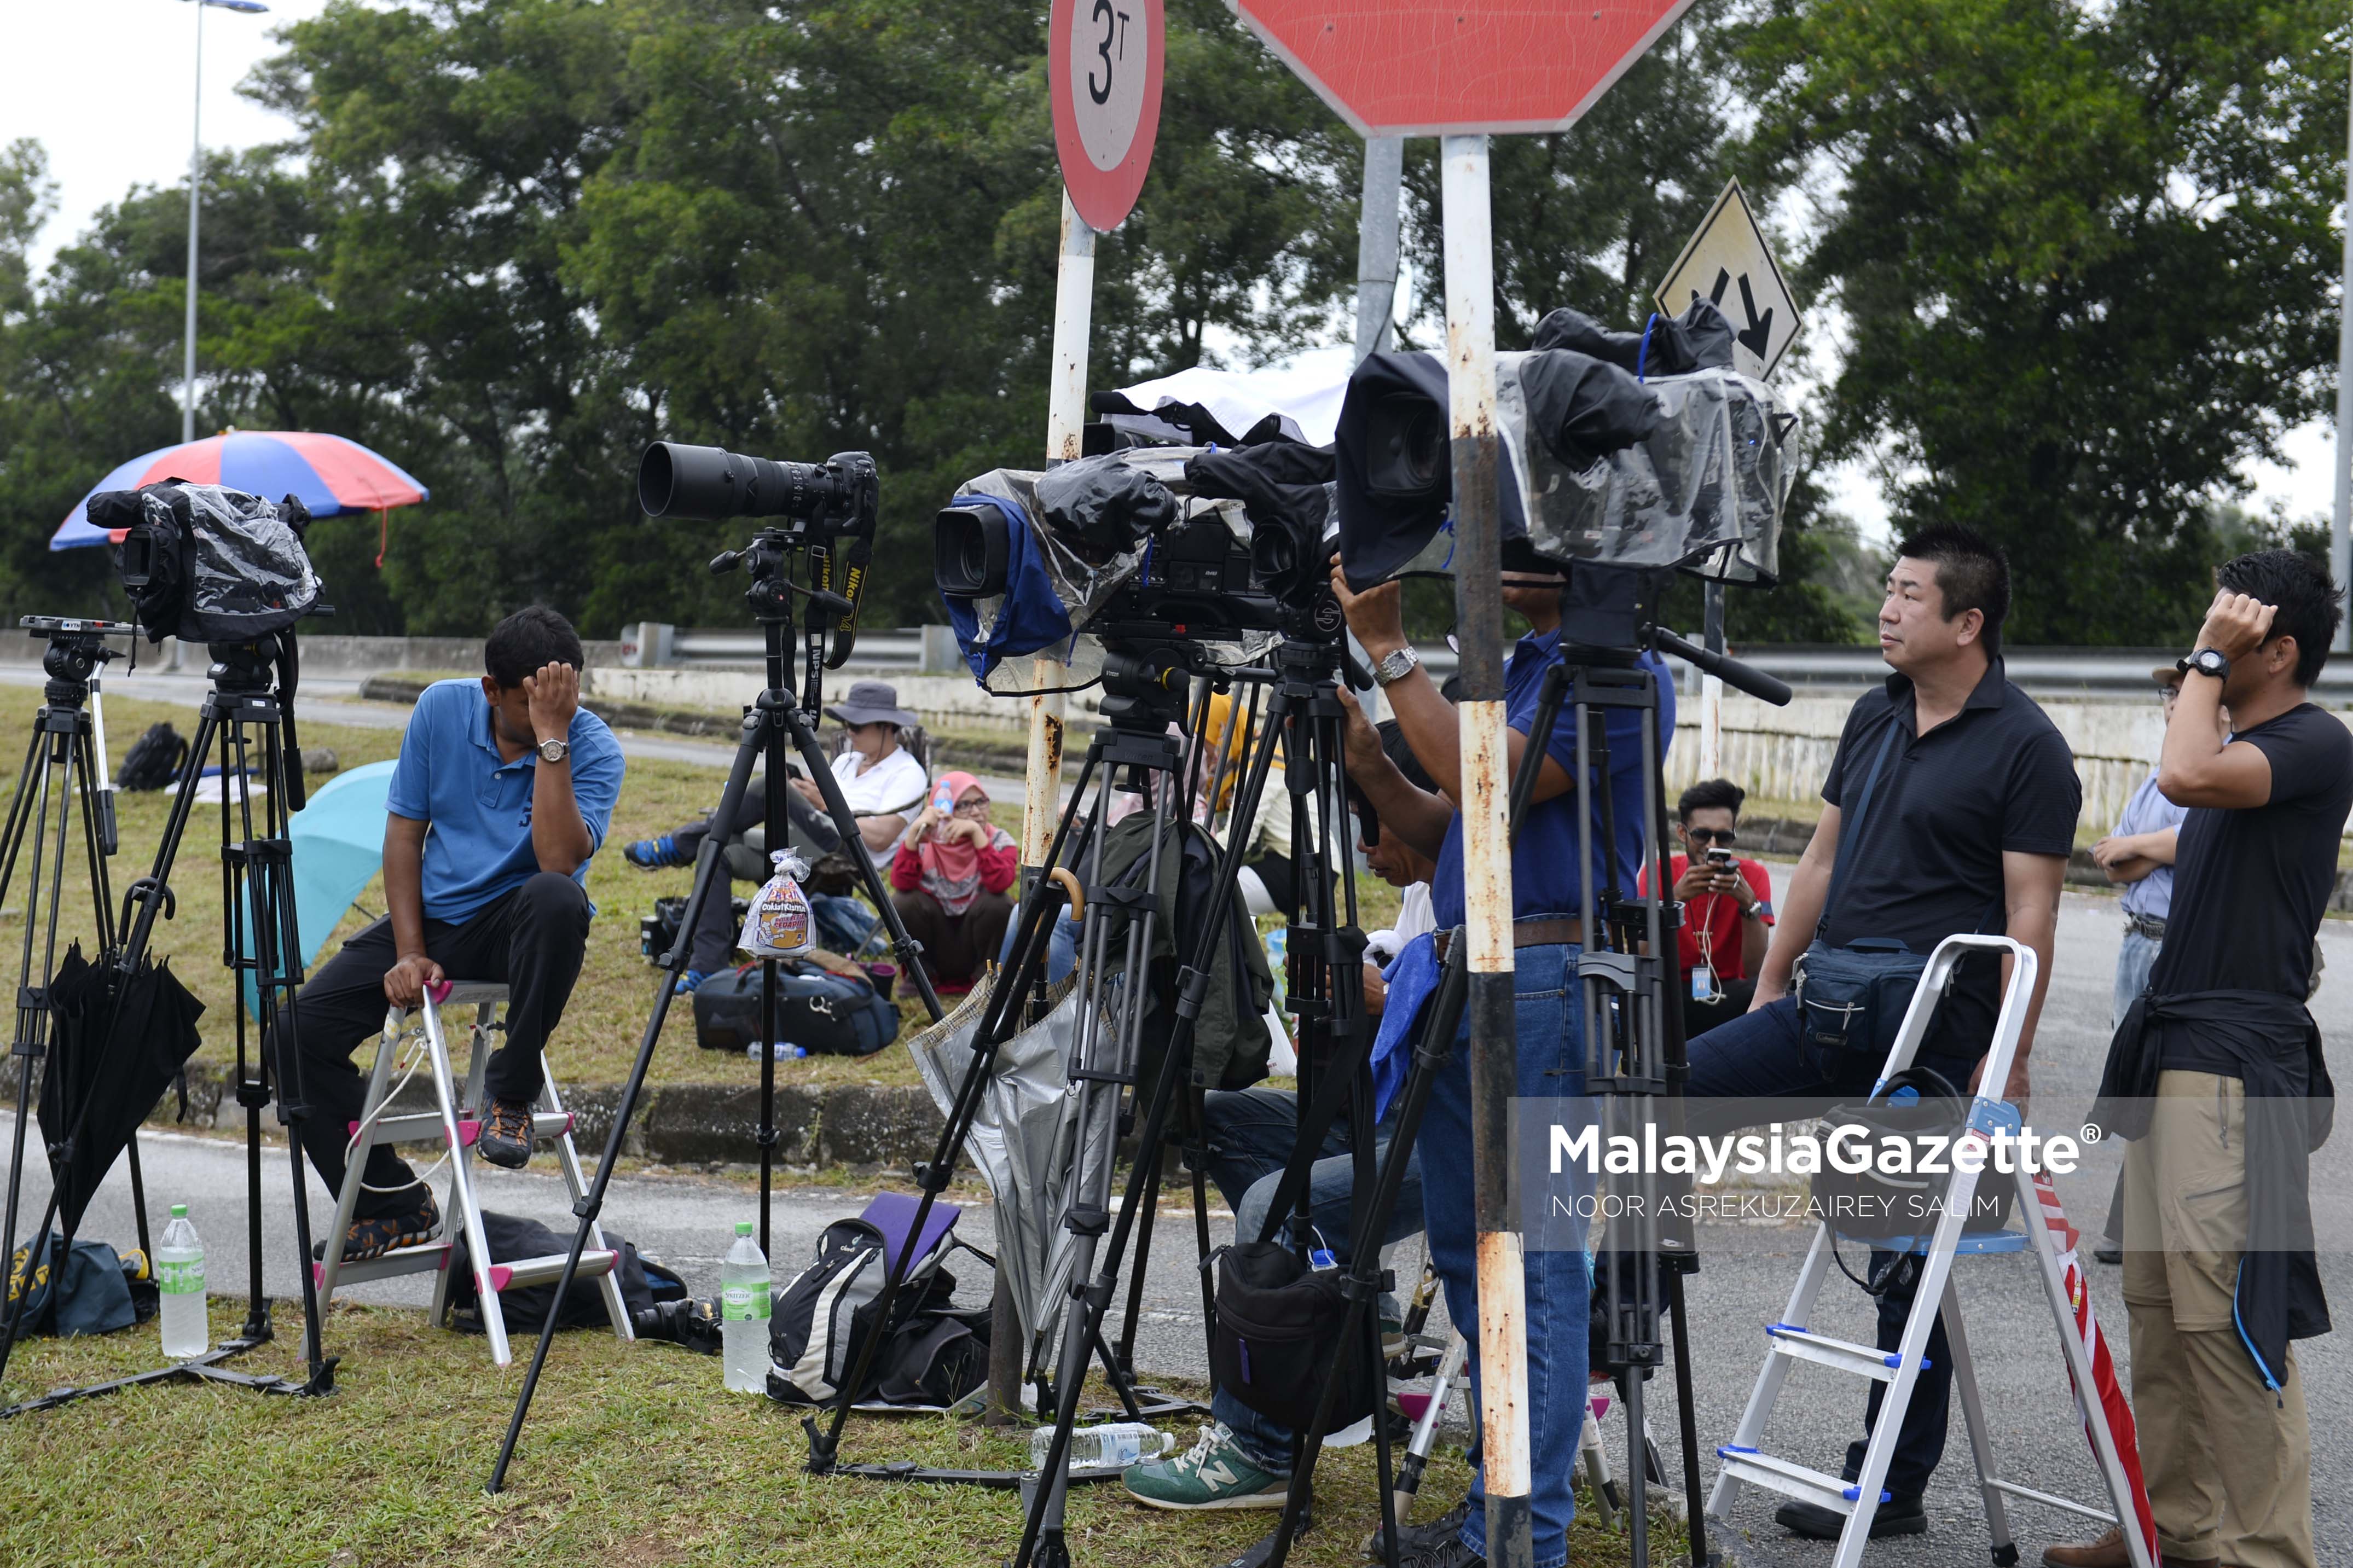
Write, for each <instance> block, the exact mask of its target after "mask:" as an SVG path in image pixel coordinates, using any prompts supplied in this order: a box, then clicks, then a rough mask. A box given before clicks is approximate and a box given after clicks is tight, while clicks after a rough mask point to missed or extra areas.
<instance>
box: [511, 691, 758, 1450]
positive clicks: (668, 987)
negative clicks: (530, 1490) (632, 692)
mask: <svg viewBox="0 0 2353 1568" xmlns="http://www.w3.org/2000/svg"><path fill="white" fill-rule="evenodd" d="M760 751H761V748H760V737H759V732H758V730H757V728H756V727H755V726H753V725H750V724H746V725H745V727H744V740H743V742H742V743H741V744H740V745H738V746H737V747H736V748H735V761H734V763H733V766H731V767H730V768H729V770H728V773H727V787H726V789H725V790H723V791H722V792H721V794H720V796H719V809H718V811H717V812H716V813H715V814H714V815H713V816H712V828H713V831H712V833H711V834H709V835H706V836H705V837H704V839H703V842H702V854H701V857H700V858H698V859H697V861H696V863H695V868H694V889H693V891H691V893H689V894H688V895H687V899H686V913H685V915H684V917H683V918H682V919H681V921H679V934H678V940H677V942H675V943H673V944H672V946H671V949H670V957H671V960H672V963H673V968H672V969H666V970H664V971H663V972H662V975H661V980H660V984H658V985H657V986H656V987H655V989H654V1005H653V1013H652V1016H650V1017H649V1018H648V1019H647V1020H646V1030H645V1033H644V1035H643V1036H641V1037H639V1038H638V1055H637V1059H636V1060H635V1061H633V1062H632V1063H630V1064H629V1077H628V1082H627V1083H626V1084H625V1085H623V1087H622V1089H621V1100H620V1103H619V1104H618V1105H617V1106H616V1107H615V1108H614V1111H613V1127H612V1131H609V1132H607V1133H606V1135H605V1152H604V1154H603V1156H602V1157H600V1158H599V1159H598V1160H597V1162H596V1177H595V1178H594V1179H593V1180H592V1181H591V1182H590V1183H589V1184H588V1193H587V1195H586V1196H585V1197H583V1198H581V1199H580V1200H579V1201H578V1202H577V1203H575V1204H574V1205H572V1212H573V1213H574V1214H575V1215H578V1216H579V1220H580V1224H579V1226H578V1227H577V1228H576V1229H575V1230H574V1232H573V1234H572V1247H571V1250H570V1251H569V1252H568V1253H566V1254H565V1259H564V1273H563V1275H562V1277H561V1278H560V1279H558V1280H557V1281H556V1286H555V1296H554V1300H558V1301H561V1300H565V1298H566V1297H567V1296H569V1295H570V1294H571V1292H572V1281H573V1279H575V1277H576V1276H577V1275H578V1274H579V1272H580V1255H581V1253H582V1252H584V1251H585V1250H586V1248H587V1246H588V1232H589V1229H590V1227H591V1226H594V1225H595V1223H596V1216H597V1215H598V1214H599V1213H600V1212H602V1211H603V1209H604V1206H605V1190H606V1188H607V1187H608V1186H610V1185H611V1184H612V1181H613V1167H614V1166H615V1165H617V1164H618V1163H620V1159H621V1144H622V1141H623V1140H624V1139H626V1138H627V1137H628V1131H629V1122H630V1120H631V1119H632V1118H633V1117H635V1116H636V1115H637V1110H638V1096H639V1095H640V1094H641V1093H643V1092H644V1090H645V1086H646V1073H647V1071H648V1070H649V1068H652V1066H653V1060H654V1047H655V1046H656V1045H657V1044H658V1043H659V1041H660V1039H661V1031H662V1025H663V1024H665V1023H666V1022H668V1021H669V1018H670V1003H671V1001H672V1000H673V999H674V998H675V997H676V996H677V994H678V992H677V990H676V988H675V986H674V985H673V984H672V982H671V978H670V976H671V973H673V971H674V967H675V963H676V961H677V960H678V959H681V958H683V957H684V956H685V947H686V944H687V942H690V941H691V940H692V938H693V933H694V928H695V925H696V923H697V922H698V921H700V920H701V919H702V910H703V906H704V903H705V901H706V900H710V899H712V898H713V897H717V896H721V895H719V894H716V893H715V892H714V890H713V889H714V887H723V886H724V885H725V884H724V883H723V882H721V881H720V877H721V876H722V875H723V873H722V871H721V869H720V854H719V850H720V846H721V845H722V844H723V842H724V841H725V840H724V837H723V835H722V834H721V832H720V831H719V830H720V829H722V828H726V829H729V830H730V831H732V824H733V822H734V821H735V815H736V813H737V811H738V810H740V809H741V808H742V806H743V804H744V790H745V788H746V787H747V786H748V785H749V784H750V783H751V779H752V768H753V765H754V763H757V762H758V761H759V760H760ZM559 1315H560V1314H557V1313H554V1312H550V1313H549V1314H548V1315H547V1321H546V1322H545V1323H543V1324H542V1325H541V1327H540V1331H539V1343H538V1344H537V1346H536V1347H534V1348H533V1351H532V1353H531V1366H530V1367H529V1369H528V1370H526V1371H525V1372H524V1373H523V1379H522V1389H521V1390H520V1391H519V1392H518V1393H517V1394H516V1395H515V1407H514V1414H513V1415H512V1416H510V1417H509V1418H508V1420H507V1430H506V1436H504V1437H503V1438H502V1439H501V1441H500V1443H499V1457H498V1459H497V1461H496V1462H495V1463H494V1464H493V1465H492V1466H491V1479H490V1483H489V1485H487V1486H486V1487H485V1488H484V1490H486V1491H488V1492H490V1493H491V1494H492V1495H493V1496H495V1495H496V1494H498V1493H499V1492H501V1491H503V1490H504V1489H506V1479H507V1467H508V1466H509V1465H510V1464H512V1462H513V1460H514V1451H515V1444H516V1443H517V1442H518V1441H519V1440H520V1439H521V1438H522V1424H523V1420H524V1418H525V1417H526V1416H528V1415H530V1414H531V1400H532V1395H533V1394H534V1393H536V1392H537V1391H538V1388H539V1375H540V1373H542V1372H543V1371H545V1370H546V1367H547V1352H548V1351H549V1349H550V1347H552V1346H553V1345H554V1342H555V1329H556V1322H557V1319H558V1317H559Z"/></svg>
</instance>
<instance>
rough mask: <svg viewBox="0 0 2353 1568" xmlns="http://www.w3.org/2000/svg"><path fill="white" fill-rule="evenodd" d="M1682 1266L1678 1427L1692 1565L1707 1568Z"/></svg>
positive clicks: (1673, 1292) (1677, 1315)
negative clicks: (1681, 1444)
mask: <svg viewBox="0 0 2353 1568" xmlns="http://www.w3.org/2000/svg"><path fill="white" fill-rule="evenodd" d="M1685 1300H1686V1297H1685V1295H1684V1291H1683V1271H1682V1270H1681V1269H1673V1270H1671V1271H1670V1272H1669V1273H1668V1275H1667V1310H1669V1311H1670V1312H1672V1313H1673V1314H1674V1320H1675V1427H1676V1431H1677V1433H1678V1435H1679V1436H1680V1437H1681V1439H1682V1441H1683V1513H1684V1517H1685V1518H1686V1519H1688V1520H1689V1521H1690V1529H1691V1560H1692V1563H1693V1568H1707V1565H1708V1563H1709V1562H1710V1560H1711V1559H1710V1553H1709V1552H1708V1549H1707V1492H1706V1489H1705V1488H1704V1486H1703V1485H1702V1484H1701V1482H1700V1476H1699V1415H1698V1412H1697V1411H1696V1410H1695V1409H1694V1406H1693V1403H1692V1398H1693V1394H1692V1360H1691V1315H1690V1312H1689V1310H1687V1309H1686V1307H1685V1304H1684V1303H1685Z"/></svg>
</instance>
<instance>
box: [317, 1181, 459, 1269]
mask: <svg viewBox="0 0 2353 1568" xmlns="http://www.w3.org/2000/svg"><path fill="white" fill-rule="evenodd" d="M440 1234H441V1206H440V1205H438V1204H437V1203H435V1202H434V1201H433V1189H431V1188H430V1187H427V1186H426V1185H425V1184H423V1183H419V1184H417V1202H416V1204H415V1205H412V1206H411V1207H409V1208H406V1209H404V1210H402V1211H401V1212H400V1213H397V1214H387V1215H375V1217H374V1218H371V1219H355V1220H353V1221H352V1228H351V1229H349V1230H347V1231H345V1232H344V1233H343V1261H344V1262H346V1263H364V1262H365V1261H366V1260H367V1259H369V1258H382V1257H383V1256H384V1255H385V1253H387V1252H393V1251H396V1250H398V1249H399V1248H401V1247H422V1246H424V1245H425V1243H427V1242H428V1241H431V1240H432V1239H433V1238H434V1237H437V1236H439V1235H440ZM326 1256H327V1244H326V1243H325V1242H323V1241H320V1242H314V1243H312V1244H311V1257H312V1258H314V1259H323V1258H325V1257H326Z"/></svg>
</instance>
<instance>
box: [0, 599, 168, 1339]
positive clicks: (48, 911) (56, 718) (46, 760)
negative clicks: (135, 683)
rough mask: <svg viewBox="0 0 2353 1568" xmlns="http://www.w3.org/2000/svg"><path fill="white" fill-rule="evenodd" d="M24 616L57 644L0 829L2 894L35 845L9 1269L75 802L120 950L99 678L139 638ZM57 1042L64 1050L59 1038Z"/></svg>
mask: <svg viewBox="0 0 2353 1568" xmlns="http://www.w3.org/2000/svg"><path fill="white" fill-rule="evenodd" d="M23 625H24V626H25V628H26V630H28V631H31V632H33V633H35V634H36V635H37V636H43V637H47V638H48V644H49V646H48V648H47V651H46V652H44V653H43V654H42V656H41V668H42V669H43V670H44V671H45V672H46V673H47V676H48V680H47V683H46V685H45V686H44V687H43V689H42V693H41V697H42V701H41V707H40V710H39V711H38V712H37V713H36V714H35V715H34V717H33V733H32V736H31V738H30V740H28V741H27V742H26V747H25V764H24V767H23V769H22V770H21V771H20V772H19V773H17V775H16V795H15V796H14V797H13V798H12V800H11V801H10V803H9V806H8V821H7V826H6V828H5V832H0V902H5V900H6V899H7V896H8V889H9V886H10V884H12V883H13V882H14V881H15V880H16V861H17V858H18V856H19V855H21V854H23V853H24V851H25V850H26V847H27V844H26V840H27V836H28V835H29V837H30V849H31V854H30V855H29V856H28V857H27V858H26V866H27V873H26V889H27V890H26V898H25V940H24V944H23V948H22V950H21V952H19V955H18V959H17V965H16V1040H15V1042H14V1044H12V1045H11V1047H9V1054H10V1055H12V1056H14V1057H15V1058H16V1131H15V1135H14V1137H13V1139H12V1142H11V1144H10V1148H9V1152H8V1198H7V1217H6V1220H5V1225H0V1266H5V1267H12V1268H13V1260H14V1259H15V1258H16V1219H17V1205H18V1203H19V1201H20V1199H21V1196H22V1194H23V1190H24V1180H25V1135H26V1129H27V1128H28V1126H29V1125H30V1124H31V1122H32V1121H33V1105H34V1099H33V1079H34V1073H35V1068H37V1066H38V1064H39V1063H40V1062H41V1061H42V1060H43V1059H44V1058H47V1056H48V1055H49V1054H50V1048H51V1042H50V1040H49V1022H50V1002H49V994H48V988H49V982H50V980H51V979H52V978H53V977H54V976H55V975H56V973H57V963H58V920H59V917H60V915H61V913H62V910H63V906H64V901H65V899H64V895H65V880H66V857H67V853H68V846H69V842H70V840H71V837H72V834H71V833H70V831H69V827H70V826H71V824H72V820H73V815H74V809H75V807H76V806H77V805H79V807H80V812H81V822H80V825H79V826H80V827H81V838H82V844H83V848H84V850H85V851H86V853H87V855H88V858H89V870H90V894H91V903H92V905H93V907H94V908H95V910H96V911H97V917H98V944H99V950H100V952H101V953H105V952H111V951H112V950H113V947H114V926H113V919H114V898H113V895H112V893H111V891H110V890H109V889H108V886H107V876H106V862H107V858H108V857H109V856H111V855H112V854H113V853H114V850H115V831H114V822H113V818H112V814H111V812H110V811H109V810H108V809H107V807H108V804H109V803H108V802H107V800H106V797H105V794H104V792H103V791H101V790H100V787H99V785H100V782H101V781H103V780H104V778H105V776H106V761H105V759H104V757H102V756H101V755H100V754H99V745H98V742H97V740H96V734H97V731H98V730H99V728H100V723H101V722H102V721H100V719H99V709H98V706H97V703H98V695H97V692H96V691H95V690H94V689H93V687H92V682H93V680H94V678H95V677H96V676H97V675H98V672H99V671H100V668H102V667H103V666H104V664H105V662H106V661H107V660H108V659H110V658H113V657H115V650H114V649H112V648H111V647H107V646H106V639H107V638H108V637H129V636H132V635H134V634H135V632H136V630H137V628H136V627H134V626H131V625H130V624H129V623H128V622H122V621H80V620H60V619H57V618H55V617H51V616H26V617H25V620H24V623H23ZM85 703H88V704H90V706H87V707H86V706H84V705H85ZM52 797H54V800H55V806H56V810H55V813H54V816H55V827H54V832H55V834H56V844H55V847H54V849H51V848H50V846H49V845H48V843H47V836H48V835H49V833H50V832H51V831H52V828H51V816H52V813H51V809H50V807H51V802H52ZM45 851H47V852H48V853H50V854H51V857H52V858H51V859H50V863H49V866H48V869H47V876H46V878H45V877H44V875H43V872H42V866H41V860H42V856H43V854H44V852H45ZM45 899H46V903H45V902H44V900H45ZM45 917H46V922H47V923H46V929H45V927H44V919H45ZM36 937H38V938H39V939H40V943H41V947H40V953H39V957H38V959H36V958H35V955H34V942H35V939H36ZM62 1045H63V1042H62V1040H60V1041H59V1042H58V1047H59V1048H62ZM70 1152H71V1138H70V1136H69V1138H68V1139H67V1140H66V1141H65V1142H64V1144H63V1145H62V1146H61V1148H60V1149H58V1150H57V1151H53V1152H52V1153H51V1156H50V1158H51V1164H52V1169H53V1170H54V1169H55V1167H56V1165H57V1164H58V1162H59V1161H61V1160H63V1159H65V1158H67V1157H68V1156H69V1154H70ZM128 1152H129V1154H130V1157H131V1190H132V1209H133V1210H134V1212H135V1214H136V1215H137V1220H138V1226H139V1247H140V1250H141V1251H142V1252H147V1251H148V1250H149V1248H148V1238H147V1201H146V1191H145V1184H144V1181H143V1179H142V1175H141V1173H140V1169H139V1142H138V1139H137V1137H136V1135H134V1136H133V1137H132V1142H131V1143H130V1146H129V1150H128ZM53 1185H54V1184H53ZM50 1206H51V1209H52V1211H54V1209H55V1208H56V1206H57V1205H55V1204H54V1203H53V1204H52V1205H50ZM48 1226H49V1221H48V1220H47V1219H46V1218H45V1219H44V1220H43V1222H42V1225H41V1227H40V1229H39V1230H37V1231H36V1232H35V1233H34V1236H35V1238H36V1239H35V1241H34V1244H33V1246H34V1252H35V1254H36V1255H37V1254H38V1253H39V1252H40V1250H41V1248H42V1247H45V1246H46V1245H47V1240H46V1238H47V1234H48ZM72 1245H73V1237H72V1235H71V1233H70V1231H69V1233H68V1234H67V1236H66V1237H65V1240H64V1246H63V1247H61V1248H60V1249H59V1252H58V1256H57V1257H56V1258H52V1259H51V1266H52V1267H53V1268H59V1269H62V1268H63V1267H64V1259H65V1258H66V1257H67V1256H68V1255H69V1253H70V1250H71V1247H72ZM33 1272H34V1270H33V1268H31V1267H29V1266H28V1268H27V1269H26V1279H25V1280H24V1282H23V1294H22V1295H17V1294H15V1293H13V1292H10V1293H9V1294H8V1296H7V1301H6V1323H5V1328H0V1373H5V1372H6V1370H7V1366H8V1358H9V1353H10V1352H11V1351H12V1350H13V1349H14V1348H15V1345H16V1331H17V1328H18V1327H19V1324H18V1319H19V1318H20V1317H21V1316H22V1315H23V1312H24V1309H25V1301H26V1299H28V1298H29V1297H30V1296H31V1295H32V1291H33V1279H32V1275H33ZM57 1294H58V1292H54V1291H53V1292H52V1293H51V1297H50V1302H49V1306H50V1310H51V1313H52V1315H54V1312H55V1310H56V1305H57V1302H56V1297H57Z"/></svg>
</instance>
